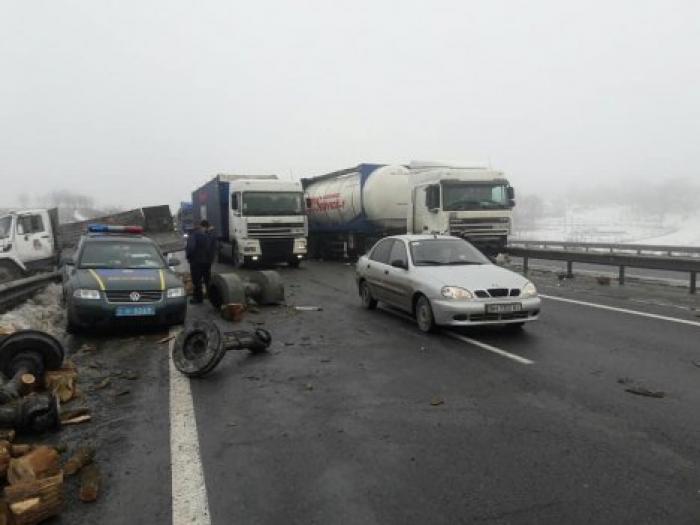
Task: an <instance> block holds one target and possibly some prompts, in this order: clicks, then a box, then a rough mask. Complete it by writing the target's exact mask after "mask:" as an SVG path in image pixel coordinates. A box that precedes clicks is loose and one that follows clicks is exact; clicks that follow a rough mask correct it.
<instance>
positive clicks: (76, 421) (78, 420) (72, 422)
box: [61, 414, 92, 425]
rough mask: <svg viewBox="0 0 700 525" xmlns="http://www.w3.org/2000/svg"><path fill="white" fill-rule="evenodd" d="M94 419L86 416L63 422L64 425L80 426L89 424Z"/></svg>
mask: <svg viewBox="0 0 700 525" xmlns="http://www.w3.org/2000/svg"><path fill="white" fill-rule="evenodd" d="M91 419H92V416H90V415H88V414H86V415H84V416H78V417H74V418H71V419H66V420H63V421H61V424H62V425H79V424H81V423H87V422H88V421H90V420H91Z"/></svg>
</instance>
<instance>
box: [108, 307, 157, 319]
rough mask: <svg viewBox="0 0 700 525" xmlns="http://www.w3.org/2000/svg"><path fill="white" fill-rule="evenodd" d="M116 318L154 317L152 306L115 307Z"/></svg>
mask: <svg viewBox="0 0 700 525" xmlns="http://www.w3.org/2000/svg"><path fill="white" fill-rule="evenodd" d="M115 315H116V316H117V317H142V316H147V315H156V309H155V307H154V306H117V311H116V314H115Z"/></svg>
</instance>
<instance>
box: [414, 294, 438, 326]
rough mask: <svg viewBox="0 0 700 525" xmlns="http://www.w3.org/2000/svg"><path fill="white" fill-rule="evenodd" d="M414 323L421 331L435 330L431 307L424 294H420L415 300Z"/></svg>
mask: <svg viewBox="0 0 700 525" xmlns="http://www.w3.org/2000/svg"><path fill="white" fill-rule="evenodd" d="M415 314H416V323H417V324H418V329H419V330H420V331H421V332H425V333H430V332H434V331H435V316H434V315H433V307H432V306H430V301H429V300H428V298H427V297H426V296H425V295H421V296H420V297H419V298H418V300H417V301H416V309H415Z"/></svg>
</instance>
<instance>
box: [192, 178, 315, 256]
mask: <svg viewBox="0 0 700 525" xmlns="http://www.w3.org/2000/svg"><path fill="white" fill-rule="evenodd" d="M192 206H193V216H194V225H195V227H196V226H197V225H198V224H199V223H200V222H201V221H202V219H206V220H207V221H208V222H209V223H210V224H211V226H212V227H213V228H214V231H215V233H216V235H217V238H218V240H219V255H220V257H221V258H222V259H230V260H231V261H232V263H233V264H234V266H237V267H239V266H244V265H248V264H251V263H259V262H287V263H289V265H291V266H294V267H296V266H299V263H300V262H301V261H302V259H303V258H304V257H305V256H306V237H307V234H308V223H307V219H306V211H305V209H304V194H303V190H302V187H301V183H300V182H298V181H282V180H279V179H278V178H277V176H276V175H231V174H219V175H217V176H216V177H214V178H213V179H212V180H210V181H209V182H207V183H206V184H205V185H204V186H202V187H200V188H198V189H197V190H195V191H194V192H193V193H192Z"/></svg>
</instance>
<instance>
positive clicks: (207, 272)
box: [185, 219, 216, 304]
mask: <svg viewBox="0 0 700 525" xmlns="http://www.w3.org/2000/svg"><path fill="white" fill-rule="evenodd" d="M185 254H186V255H187V261H188V262H189V263H190V274H191V275H192V288H193V292H192V295H193V297H192V299H191V300H190V303H192V304H199V303H201V302H202V301H203V300H204V293H203V290H202V283H204V285H205V286H206V287H207V291H208V289H209V280H210V279H211V265H212V263H213V262H214V256H215V254H216V237H215V236H214V229H213V228H212V227H211V226H210V225H209V222H208V221H207V220H206V219H205V220H203V221H202V222H201V223H199V227H198V228H196V229H195V230H194V231H193V232H192V233H190V236H189V237H188V238H187V248H186V249H185Z"/></svg>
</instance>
